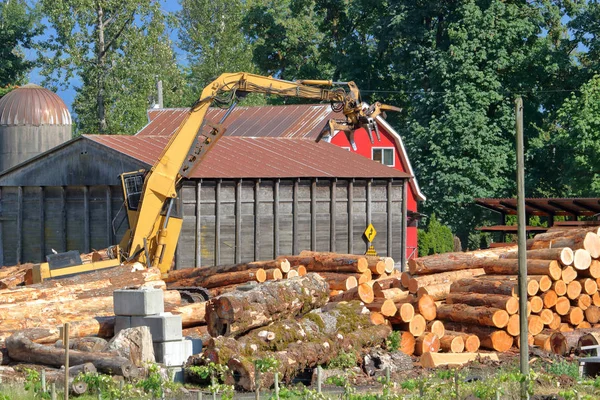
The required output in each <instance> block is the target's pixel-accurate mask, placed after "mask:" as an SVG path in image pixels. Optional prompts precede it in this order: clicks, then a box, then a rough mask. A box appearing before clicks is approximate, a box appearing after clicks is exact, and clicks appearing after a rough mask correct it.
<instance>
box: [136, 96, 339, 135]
mask: <svg viewBox="0 0 600 400" xmlns="http://www.w3.org/2000/svg"><path fill="white" fill-rule="evenodd" d="M188 113H189V109H183V108H171V109H153V110H149V111H148V119H149V120H150V122H149V123H148V125H146V126H145V127H144V128H142V130H140V131H139V132H138V133H137V135H136V136H156V135H160V136H163V135H165V136H171V135H172V134H173V133H175V131H176V130H177V128H178V127H179V125H180V124H181V123H182V122H183V121H184V119H185V118H186V116H187V115H188ZM224 114H225V110H223V109H220V108H211V109H209V110H208V113H207V119H208V120H210V121H213V122H218V121H219V120H220V119H221V117H222V116H223V115H224ZM343 117H344V116H343V115H342V114H341V113H335V112H333V111H332V110H331V107H330V106H329V105H324V104H299V105H286V106H261V107H237V108H235V109H234V110H233V112H232V113H231V114H230V115H229V117H228V118H227V120H226V121H225V124H224V125H225V126H226V127H227V132H225V135H226V136H245V137H281V138H297V139H298V138H310V139H315V138H316V137H317V135H318V134H319V132H320V131H321V129H323V127H324V126H325V124H326V123H327V121H329V120H330V119H331V118H343Z"/></svg>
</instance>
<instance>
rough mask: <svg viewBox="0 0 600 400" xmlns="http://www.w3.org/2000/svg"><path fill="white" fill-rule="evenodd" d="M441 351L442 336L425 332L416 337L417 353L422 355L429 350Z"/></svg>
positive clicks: (433, 351) (432, 351)
mask: <svg viewBox="0 0 600 400" xmlns="http://www.w3.org/2000/svg"><path fill="white" fill-rule="evenodd" d="M438 351H440V338H439V337H437V336H436V335H434V334H433V333H431V332H425V333H424V334H422V335H421V336H419V337H418V338H417V339H416V343H415V355H416V356H420V355H422V354H425V353H427V352H431V353H437V352H438Z"/></svg>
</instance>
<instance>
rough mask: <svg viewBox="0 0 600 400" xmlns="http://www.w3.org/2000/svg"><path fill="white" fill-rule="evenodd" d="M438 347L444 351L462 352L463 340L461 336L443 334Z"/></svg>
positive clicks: (463, 348) (463, 347)
mask: <svg viewBox="0 0 600 400" xmlns="http://www.w3.org/2000/svg"><path fill="white" fill-rule="evenodd" d="M440 348H441V349H442V350H443V351H444V352H445V353H462V352H463V351H464V350H465V341H464V340H463V338H462V337H461V336H444V337H443V338H441V339H440Z"/></svg>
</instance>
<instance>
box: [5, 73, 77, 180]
mask: <svg viewBox="0 0 600 400" xmlns="http://www.w3.org/2000/svg"><path fill="white" fill-rule="evenodd" d="M69 139H71V114H70V113H69V110H68V109H67V106H66V105H65V103H64V102H63V101H62V100H61V98H60V97H58V95H56V94H55V93H53V92H51V91H50V90H48V89H44V88H43V87H41V86H38V85H34V84H27V85H25V86H22V87H20V88H18V89H15V90H13V91H12V92H10V93H8V94H7V95H5V96H4V97H2V98H1V99H0V171H4V170H6V169H8V168H11V167H13V166H15V165H17V164H20V163H21V162H23V161H25V160H28V159H30V158H31V157H34V156H36V155H38V154H40V153H42V152H44V151H46V150H49V149H51V148H53V147H55V146H57V145H59V144H61V143H64V142H66V141H67V140H69Z"/></svg>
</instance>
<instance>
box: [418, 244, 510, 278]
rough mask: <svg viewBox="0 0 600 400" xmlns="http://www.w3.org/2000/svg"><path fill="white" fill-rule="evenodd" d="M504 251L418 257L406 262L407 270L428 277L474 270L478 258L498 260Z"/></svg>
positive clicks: (479, 251) (493, 250)
mask: <svg viewBox="0 0 600 400" xmlns="http://www.w3.org/2000/svg"><path fill="white" fill-rule="evenodd" d="M515 248H516V246H515ZM506 251H507V249H506V248H502V249H487V250H477V251H471V252H464V253H463V252H455V253H443V254H435V255H432V256H426V257H419V258H414V259H410V260H408V270H409V272H410V273H411V274H412V275H429V274H436V273H439V272H448V271H459V270H462V269H470V268H474V267H473V262H474V261H475V260H477V259H478V258H498V257H499V255H500V254H502V253H505V252H506Z"/></svg>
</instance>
